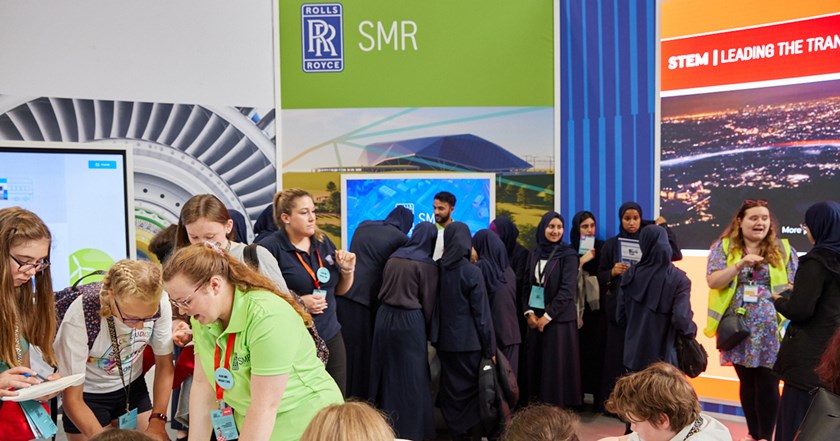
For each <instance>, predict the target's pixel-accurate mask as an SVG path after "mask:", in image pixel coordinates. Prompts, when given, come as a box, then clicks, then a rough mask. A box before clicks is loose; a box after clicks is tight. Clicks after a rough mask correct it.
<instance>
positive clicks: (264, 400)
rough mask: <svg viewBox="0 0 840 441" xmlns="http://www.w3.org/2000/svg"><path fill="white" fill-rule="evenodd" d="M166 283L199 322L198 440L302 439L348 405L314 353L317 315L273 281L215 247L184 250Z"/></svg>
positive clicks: (194, 434)
mask: <svg viewBox="0 0 840 441" xmlns="http://www.w3.org/2000/svg"><path fill="white" fill-rule="evenodd" d="M163 279H164V282H165V284H166V291H167V292H168V293H169V298H170V300H171V301H172V304H173V305H174V306H177V307H178V308H180V309H181V311H182V312H183V313H186V314H189V315H190V316H191V317H192V325H193V341H194V342H195V353H196V360H195V373H194V380H193V386H192V392H191V396H190V438H191V439H193V438H194V439H209V437H210V433H211V431H213V432H215V433H216V435H217V438H219V435H221V436H224V437H225V438H228V439H230V438H232V437H234V436H238V437H239V438H240V439H248V440H272V441H279V440H297V439H299V438H300V436H301V434H302V433H303V431H304V430H305V429H306V426H307V425H308V424H309V421H310V420H311V419H312V418H313V417H314V416H315V414H316V413H318V411H319V410H320V409H321V408H323V407H325V406H327V405H329V404H333V403H341V402H342V401H343V400H342V398H341V392H340V391H339V390H338V386H336V384H335V381H333V379H332V377H330V375H329V374H328V373H327V371H326V369H325V368H324V364H323V363H321V361H320V360H319V359H318V357H317V355H316V353H315V346H314V345H312V338H311V337H310V335H309V332H308V331H307V329H306V328H307V327H308V326H312V318H311V316H310V315H309V314H308V313H306V312H305V311H304V310H303V309H302V308H301V307H300V306H298V304H297V303H296V302H295V301H294V300H293V299H292V298H291V297H290V296H288V295H285V294H282V293H280V292H278V291H277V288H275V285H274V283H272V282H271V280H269V279H268V278H266V277H265V276H263V275H261V274H259V273H257V272H255V271H253V270H251V269H250V268H249V267H248V266H247V265H245V264H244V263H241V262H239V260H237V259H235V258H232V257H230V256H229V255H227V254H226V253H225V252H224V251H223V250H222V249H220V248H219V247H217V246H216V245H215V244H212V243H205V244H196V245H191V246H189V247H185V248H182V249H180V250H178V251H177V252H176V253H175V254H174V255H173V256H172V257H171V258H170V260H169V262H168V263H167V265H166V268H165V269H164V273H163ZM231 348H232V349H231ZM211 414H212V415H211ZM246 415H247V416H246ZM234 424H235V426H234Z"/></svg>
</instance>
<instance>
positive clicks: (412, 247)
mask: <svg viewBox="0 0 840 441" xmlns="http://www.w3.org/2000/svg"><path fill="white" fill-rule="evenodd" d="M437 235H438V230H437V227H436V226H435V224H433V223H431V222H420V223H419V224H417V226H416V227H414V232H412V233H411V237H410V238H409V239H408V242H406V243H405V245H403V246H401V247H400V248H397V251H394V252H393V253H392V254H391V257H399V258H401V259H408V260H416V261H418V262H425V263H430V264H432V265H434V264H435V261H434V260H432V252H433V251H434V250H435V242H436V241H437Z"/></svg>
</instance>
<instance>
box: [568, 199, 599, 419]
mask: <svg viewBox="0 0 840 441" xmlns="http://www.w3.org/2000/svg"><path fill="white" fill-rule="evenodd" d="M597 226H598V225H597V222H596V219H595V215H594V214H592V212H590V211H579V212H577V213H576V214H575V216H574V217H573V218H572V228H571V229H570V230H569V238H570V239H571V243H572V249H573V250H576V251H577V252H578V256H579V258H580V263H579V264H578V268H579V269H580V275H579V277H581V278H583V280H582V279H581V278H579V279H578V289H581V288H582V287H583V288H584V289H586V294H588V295H583V297H584V300H585V302H584V305H583V326H581V327H580V329H578V333H579V335H580V373H581V383H582V386H583V392H584V393H591V394H592V396H593V403H594V405H595V411H596V412H602V411H603V405H602V403H603V402H604V400H606V398H607V397H606V396H604V397H602V396H601V382H602V377H603V373H604V347H605V345H606V343H607V317H606V315H605V314H604V297H605V295H604V293H606V292H607V286H606V285H604V284H601V283H600V282H599V283H597V288H596V289H594V290H593V289H592V287H591V286H589V284H588V283H587V280H586V279H585V278H586V277H590V276H595V277H597V275H598V258H599V257H600V256H601V252H602V250H603V247H604V241H603V240H600V239H595V244H594V246H593V248H592V249H591V250H589V251H586V252H584V253H581V252H580V239H581V237H582V236H595V233H596V229H597ZM581 282H583V283H581ZM582 285H583V286H582ZM590 291H597V292H590ZM594 294H597V298H592V295H594ZM578 295H579V296H580V295H582V293H579V294H578ZM580 307H581V306H580V304H578V308H579V309H580ZM579 313H580V311H579Z"/></svg>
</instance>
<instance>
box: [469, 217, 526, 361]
mask: <svg viewBox="0 0 840 441" xmlns="http://www.w3.org/2000/svg"><path fill="white" fill-rule="evenodd" d="M472 244H473V249H474V250H475V252H476V254H478V261H477V262H476V263H475V264H476V265H477V266H478V267H479V268H480V269H481V273H482V274H483V275H484V284H485V286H486V288H487V297H488V299H489V301H490V311H491V313H492V315H493V328H494V330H495V331H496V344H497V345H498V347H499V350H500V351H502V353H503V354H504V355H505V358H507V359H508V361H509V362H510V367H511V369H513V373H514V374H516V373H518V372H519V344H520V343H522V337H521V334H520V333H519V323H518V316H517V313H516V275H515V274H514V273H513V269H512V268H511V267H510V264H509V263H508V255H507V252H506V251H505V246H504V244H503V243H502V240H501V239H500V238H499V236H497V235H496V234H494V233H493V232H492V231H490V230H487V229H484V230H478V232H476V233H475V236H474V237H473V240H472Z"/></svg>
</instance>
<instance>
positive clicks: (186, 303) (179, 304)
mask: <svg viewBox="0 0 840 441" xmlns="http://www.w3.org/2000/svg"><path fill="white" fill-rule="evenodd" d="M202 287H204V285H198V286H197V287H196V288H195V290H194V291H193V293H192V294H190V295H188V296H187V298H185V299H184V300H172V299H169V303H171V304H172V306H173V307H175V308H181V309H189V307H190V302H191V301H192V298H193V296H194V295H195V293H197V292H198V290H199V289H201V288H202Z"/></svg>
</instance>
